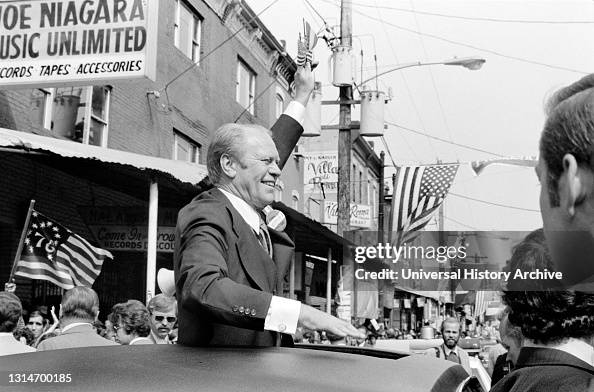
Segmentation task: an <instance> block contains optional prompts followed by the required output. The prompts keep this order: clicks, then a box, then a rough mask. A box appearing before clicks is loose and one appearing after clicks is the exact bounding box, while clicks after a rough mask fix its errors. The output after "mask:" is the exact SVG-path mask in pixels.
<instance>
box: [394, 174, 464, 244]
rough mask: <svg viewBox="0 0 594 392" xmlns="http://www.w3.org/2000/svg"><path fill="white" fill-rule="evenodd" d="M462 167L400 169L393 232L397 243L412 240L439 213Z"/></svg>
mask: <svg viewBox="0 0 594 392" xmlns="http://www.w3.org/2000/svg"><path fill="white" fill-rule="evenodd" d="M458 166H459V165H432V166H403V167H400V168H398V174H397V176H396V179H395V182H394V196H393V198H392V203H393V212H392V231H393V232H395V233H396V242H397V244H399V245H400V244H402V243H404V242H407V241H410V240H412V239H413V238H414V237H415V236H416V235H417V234H418V231H420V230H421V229H423V228H424V227H425V226H426V225H427V223H429V221H431V218H432V217H433V215H434V214H435V212H437V210H438V208H439V206H440V205H441V203H442V202H443V200H444V198H445V197H446V195H447V193H448V190H449V188H450V186H451V184H452V182H453V181H454V178H455V176H456V173H457V171H458Z"/></svg>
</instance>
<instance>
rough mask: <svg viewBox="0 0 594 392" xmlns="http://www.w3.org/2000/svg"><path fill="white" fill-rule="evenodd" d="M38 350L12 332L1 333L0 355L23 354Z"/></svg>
mask: <svg viewBox="0 0 594 392" xmlns="http://www.w3.org/2000/svg"><path fill="white" fill-rule="evenodd" d="M34 351H36V350H35V349H34V348H33V347H29V346H27V345H26V344H23V343H21V342H20V341H18V340H16V339H15V337H14V336H13V335H12V333H8V332H3V333H2V334H1V335H0V355H11V354H22V353H30V352H34Z"/></svg>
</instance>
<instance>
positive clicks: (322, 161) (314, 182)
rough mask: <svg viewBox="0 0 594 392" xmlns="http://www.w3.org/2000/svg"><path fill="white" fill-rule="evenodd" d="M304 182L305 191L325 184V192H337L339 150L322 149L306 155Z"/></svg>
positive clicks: (310, 190)
mask: <svg viewBox="0 0 594 392" xmlns="http://www.w3.org/2000/svg"><path fill="white" fill-rule="evenodd" d="M304 160H305V161H304V162H305V164H304V172H303V183H304V184H305V188H306V189H305V192H312V191H313V189H314V187H316V186H318V187H320V185H319V184H323V186H324V192H330V193H333V192H336V187H337V184H338V152H336V151H320V152H312V153H308V154H306V155H304Z"/></svg>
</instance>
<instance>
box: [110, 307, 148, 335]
mask: <svg viewBox="0 0 594 392" xmlns="http://www.w3.org/2000/svg"><path fill="white" fill-rule="evenodd" d="M109 321H110V322H111V324H112V326H113V327H112V328H113V330H114V331H115V341H116V342H118V343H119V344H122V345H128V344H129V345H135V344H153V343H154V342H153V340H151V339H150V338H149V337H148V336H149V334H150V333H151V322H150V316H149V311H148V309H147V308H146V306H144V305H143V303H142V302H140V301H137V300H135V299H131V300H128V301H127V302H124V303H119V304H115V305H114V306H113V308H112V309H111V313H110V314H109Z"/></svg>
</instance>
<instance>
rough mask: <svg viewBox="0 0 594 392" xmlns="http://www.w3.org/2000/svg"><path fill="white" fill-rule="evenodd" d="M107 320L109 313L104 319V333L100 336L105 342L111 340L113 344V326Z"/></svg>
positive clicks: (109, 316) (109, 317)
mask: <svg viewBox="0 0 594 392" xmlns="http://www.w3.org/2000/svg"><path fill="white" fill-rule="evenodd" d="M109 319H111V313H110V314H108V315H107V318H106V319H105V332H104V334H103V335H102V336H103V337H104V338H105V339H107V340H112V341H114V342H115V329H113V324H112V323H111V321H109Z"/></svg>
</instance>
